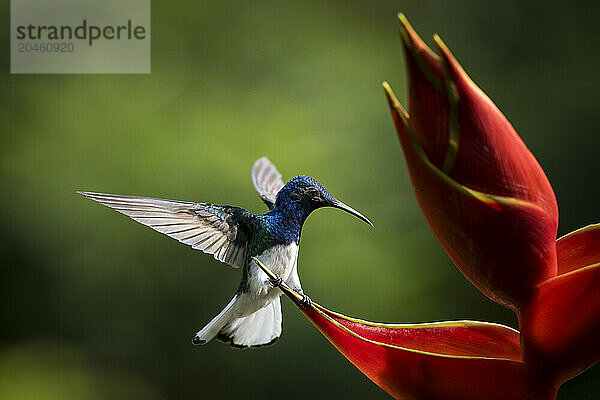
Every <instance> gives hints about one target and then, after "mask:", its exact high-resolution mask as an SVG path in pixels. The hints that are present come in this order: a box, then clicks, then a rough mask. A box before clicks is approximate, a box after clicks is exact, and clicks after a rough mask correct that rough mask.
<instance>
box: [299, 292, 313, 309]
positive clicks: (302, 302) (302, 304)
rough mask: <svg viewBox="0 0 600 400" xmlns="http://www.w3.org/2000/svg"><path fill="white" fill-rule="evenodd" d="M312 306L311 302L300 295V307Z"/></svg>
mask: <svg viewBox="0 0 600 400" xmlns="http://www.w3.org/2000/svg"><path fill="white" fill-rule="evenodd" d="M311 305H312V300H311V299H310V297H308V296H307V295H305V294H302V300H300V307H302V308H309V307H310V306H311Z"/></svg>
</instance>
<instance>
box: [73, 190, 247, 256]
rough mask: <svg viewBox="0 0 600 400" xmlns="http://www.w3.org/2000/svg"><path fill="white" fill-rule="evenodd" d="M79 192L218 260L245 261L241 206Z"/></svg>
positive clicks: (245, 245) (245, 243)
mask: <svg viewBox="0 0 600 400" xmlns="http://www.w3.org/2000/svg"><path fill="white" fill-rule="evenodd" d="M78 193H80V194H82V195H84V196H85V197H87V198H88V199H92V200H95V201H97V202H98V203H100V204H103V205H105V206H107V207H110V208H114V209H115V210H117V211H118V212H120V213H121V214H125V215H127V216H129V217H130V218H131V219H133V220H135V221H137V222H140V223H142V224H144V225H146V226H149V227H150V228H152V229H154V230H155V231H158V232H160V233H164V234H165V235H168V236H170V237H172V238H174V239H177V240H179V241H180V242H181V243H184V244H187V245H188V246H191V247H192V248H193V249H196V250H202V251H203V252H204V253H207V254H212V255H214V257H215V258H216V259H217V260H219V261H222V262H224V263H227V264H229V265H231V266H233V267H236V268H238V267H241V266H243V265H244V262H245V260H246V251H247V248H248V246H247V242H248V236H247V234H246V232H247V229H244V228H245V227H241V226H240V219H241V218H237V217H238V216H239V215H240V214H242V213H244V212H247V211H245V210H242V209H241V208H238V207H229V206H219V205H216V204H208V203H192V202H185V201H173V200H162V199H153V198H150V197H138V196H121V195H116V194H104V193H91V192H78ZM232 217H234V218H232ZM240 228H241V229H240Z"/></svg>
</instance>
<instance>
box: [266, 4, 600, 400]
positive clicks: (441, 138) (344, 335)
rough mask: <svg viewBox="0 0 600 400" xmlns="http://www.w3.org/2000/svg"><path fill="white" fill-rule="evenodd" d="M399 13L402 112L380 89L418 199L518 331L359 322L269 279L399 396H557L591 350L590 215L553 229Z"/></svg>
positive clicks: (593, 241) (535, 176) (491, 133)
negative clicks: (405, 81) (571, 226)
mask: <svg viewBox="0 0 600 400" xmlns="http://www.w3.org/2000/svg"><path fill="white" fill-rule="evenodd" d="M400 21H401V30H402V36H403V39H404V47H405V52H406V57H407V65H408V75H409V95H408V112H407V111H405V110H404V109H403V108H402V106H401V105H400V103H399V102H398V101H397V100H396V97H395V96H394V94H393V93H392V91H391V88H390V87H389V85H388V84H387V83H384V88H385V91H386V95H387V98H388V102H389V104H390V106H391V109H392V115H393V118H394V122H395V125H396V128H397V131H398V136H399V138H400V142H401V144H402V149H403V150H404V154H405V158H406V163H407V165H408V170H409V173H410V178H411V181H412V184H413V188H414V191H415V194H416V197H417V200H418V202H419V205H420V206H421V209H422V211H423V214H424V215H425V218H426V219H427V221H428V223H429V225H430V226H431V228H432V230H433V232H434V233H435V235H436V236H437V238H438V240H439V241H440V243H441V244H442V246H443V247H444V249H445V250H446V252H447V253H448V255H449V256H450V258H451V259H452V261H453V262H454V263H455V264H456V266H457V267H458V268H459V269H460V270H461V271H462V273H463V274H464V275H465V276H466V277H467V278H468V279H469V280H470V281H471V282H473V284H475V286H476V287H477V288H478V289H480V290H481V291H482V292H483V293H484V294H486V295H487V296H488V297H490V298H491V299H493V300H495V301H497V302H498V303H500V304H503V305H506V306H508V307H510V308H512V309H513V310H514V311H515V312H516V313H517V316H518V317H519V325H520V328H521V332H518V331H515V330H513V329H511V328H508V327H505V326H502V325H497V324H490V323H485V322H473V321H455V322H439V323H429V324H418V325H407V324H400V325H390V324H379V323H373V322H367V321H361V320H358V319H355V318H350V317H346V316H344V315H341V314H339V313H336V312H333V311H330V310H328V309H326V308H324V307H322V306H320V305H318V304H316V303H310V302H306V301H305V300H303V297H302V296H300V295H299V294H297V293H296V292H294V291H292V290H290V289H289V288H288V287H287V286H286V285H285V284H281V285H280V286H279V287H280V288H281V290H282V291H283V292H284V293H285V294H286V295H287V296H288V297H290V298H291V299H292V300H293V301H294V302H295V303H296V304H297V305H298V307H299V308H300V309H301V310H302V312H303V313H304V315H305V316H306V317H307V318H308V319H309V320H310V321H311V322H312V323H313V324H314V325H315V326H316V327H317V328H318V329H319V330H320V331H321V333H323V335H324V336H325V337H326V338H327V339H328V340H329V341H330V342H331V343H332V344H333V345H334V346H335V347H336V348H337V349H338V350H339V351H340V352H341V353H342V354H343V355H344V356H345V357H346V358H347V359H348V360H350V362H352V363H353V364H354V365H355V366H356V367H357V368H358V369H359V370H360V371H362V372H363V373H364V374H365V375H366V376H368V377H369V378H370V379H371V380H372V381H373V382H375V383H376V384H377V385H379V386H380V387H381V388H382V389H384V390H385V391H387V392H388V393H389V394H390V395H392V396H393V397H394V398H396V399H411V400H418V399H427V400H429V399H435V400H459V399H460V400H494V399H498V400H513V399H515V400H526V399H529V400H551V399H555V397H556V393H557V391H558V388H559V387H560V385H561V384H562V383H563V382H565V381H566V380H568V379H571V378H572V377H574V376H576V375H577V374H579V373H581V372H582V371H584V370H585V369H587V368H589V367H590V366H591V365H593V364H594V363H596V362H597V361H598V360H599V359H600V340H598V332H600V225H592V226H589V227H587V228H584V229H580V230H578V231H575V232H573V233H570V234H568V235H566V236H564V237H562V238H560V239H558V240H556V232H557V225H558V208H557V205H556V199H555V196H554V192H553V190H552V187H551V186H550V183H549V182H548V179H547V178H546V176H545V175H544V172H543V170H542V168H541V167H540V165H539V164H538V162H537V161H536V159H535V158H534V157H533V155H532V154H531V152H530V151H529V150H528V149H527V147H526V146H525V144H524V143H523V141H522V140H521V139H520V138H519V136H518V135H517V133H516V132H515V130H514V129H513V127H512V126H511V125H510V123H509V122H508V121H507V120H506V118H505V117H504V116H503V115H502V113H501V112H500V111H499V110H498V108H496V106H495V105H494V104H493V103H492V102H491V100H490V99H489V98H488V97H487V96H486V95H485V94H484V93H483V92H482V91H481V90H480V89H479V88H478V87H477V86H475V84H474V83H473V82H472V81H471V80H470V79H469V77H468V76H467V74H466V73H465V72H464V70H463V69H462V67H461V66H460V65H459V64H458V62H457V61H456V60H455V59H454V57H453V56H452V54H451V53H450V51H449V50H448V49H447V47H446V46H445V45H444V44H443V43H442V41H441V39H440V38H439V37H437V36H436V37H435V41H436V44H437V48H438V50H439V53H440V56H438V55H436V54H434V53H433V52H432V51H431V50H430V49H429V48H428V47H427V46H426V45H425V44H424V43H423V41H422V40H421V39H420V38H419V37H418V36H417V34H416V33H415V32H414V31H413V29H412V28H411V26H410V25H409V24H408V21H407V20H406V18H405V17H404V16H403V15H401V16H400ZM256 262H257V263H258V264H259V265H260V266H261V267H262V268H263V270H264V271H265V272H266V273H267V274H268V275H269V276H270V277H271V278H272V279H275V278H276V276H274V275H273V274H272V273H271V272H270V271H269V270H268V268H267V267H265V266H263V265H262V264H260V261H258V260H256ZM274 281H275V280H274ZM307 303H308V304H307Z"/></svg>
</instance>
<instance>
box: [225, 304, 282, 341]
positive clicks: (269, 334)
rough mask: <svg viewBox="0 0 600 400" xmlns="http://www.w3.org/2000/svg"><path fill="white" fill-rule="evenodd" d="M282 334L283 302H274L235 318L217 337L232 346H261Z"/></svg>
mask: <svg viewBox="0 0 600 400" xmlns="http://www.w3.org/2000/svg"><path fill="white" fill-rule="evenodd" d="M280 335H281V302H280V299H279V296H277V297H276V298H275V299H274V300H273V301H272V302H270V303H269V304H267V305H266V306H264V307H263V308H261V309H260V310H258V311H256V312H254V313H253V314H250V315H248V316H246V317H243V318H235V319H233V320H231V321H230V322H229V323H228V324H227V325H225V326H224V327H223V328H222V329H221V330H220V332H219V334H218V336H217V339H219V340H221V341H224V342H226V343H229V344H230V345H231V346H232V347H237V348H246V347H260V346H267V345H270V344H273V343H274V342H275V341H276V340H277V339H278V338H279V336H280Z"/></svg>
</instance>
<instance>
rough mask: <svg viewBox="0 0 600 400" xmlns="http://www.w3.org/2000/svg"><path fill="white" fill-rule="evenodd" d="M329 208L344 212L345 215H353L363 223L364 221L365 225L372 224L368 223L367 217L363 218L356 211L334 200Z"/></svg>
mask: <svg viewBox="0 0 600 400" xmlns="http://www.w3.org/2000/svg"><path fill="white" fill-rule="evenodd" d="M331 207H335V208H339V209H340V210H344V211H346V212H347V213H350V214H352V215H354V216H355V217H357V218H359V219H362V220H363V221H365V222H366V223H367V224H369V225H371V226H373V223H372V222H371V221H369V219H368V218H367V217H365V216H364V215H362V214H361V213H359V212H358V211H356V210H355V209H354V208H352V207H350V206H348V205H346V204H344V203H342V202H341V201H339V200H335V201H334V202H333V203H332V204H331Z"/></svg>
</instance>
